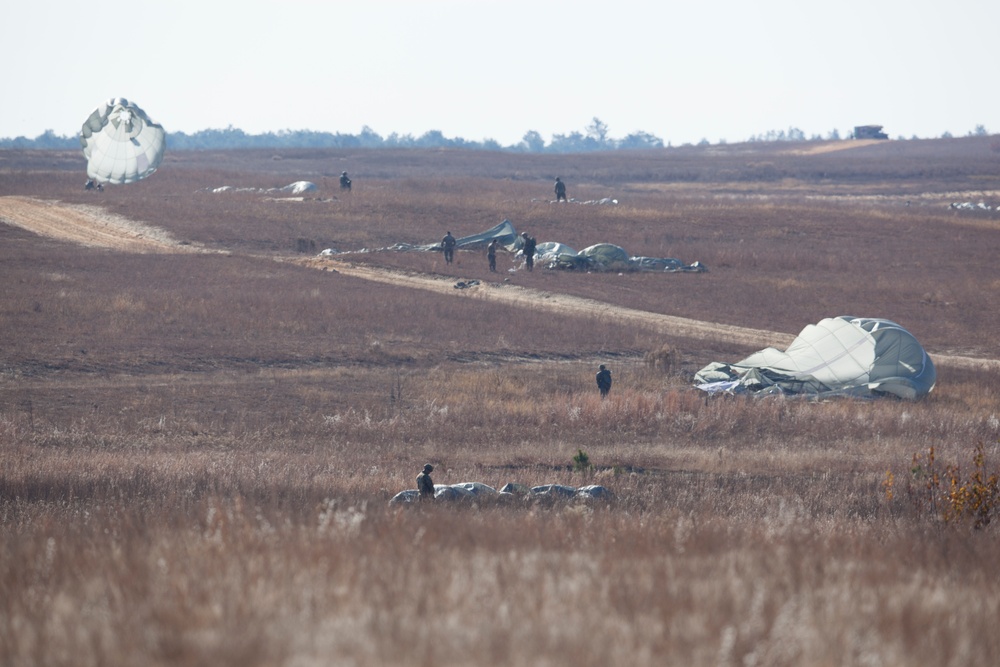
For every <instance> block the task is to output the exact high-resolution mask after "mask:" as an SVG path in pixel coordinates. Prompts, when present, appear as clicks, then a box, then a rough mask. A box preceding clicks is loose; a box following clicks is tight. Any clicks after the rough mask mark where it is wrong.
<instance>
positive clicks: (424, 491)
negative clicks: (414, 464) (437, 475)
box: [417, 463, 434, 500]
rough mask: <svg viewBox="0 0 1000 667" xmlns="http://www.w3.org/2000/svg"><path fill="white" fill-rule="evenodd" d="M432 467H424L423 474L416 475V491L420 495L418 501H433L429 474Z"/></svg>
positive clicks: (432, 489)
mask: <svg viewBox="0 0 1000 667" xmlns="http://www.w3.org/2000/svg"><path fill="white" fill-rule="evenodd" d="M432 472H434V466H432V465H431V464H430V463H428V464H427V465H425V466H424V469H423V472H421V473H420V474H419V475H417V491H418V492H419V493H420V496H419V497H420V500H434V482H433V481H432V480H431V473H432Z"/></svg>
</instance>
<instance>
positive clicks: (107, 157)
mask: <svg viewBox="0 0 1000 667" xmlns="http://www.w3.org/2000/svg"><path fill="white" fill-rule="evenodd" d="M166 138H167V133H166V132H165V131H164V130H163V128H162V127H161V126H159V125H157V124H156V123H154V122H153V121H152V120H150V119H149V116H147V115H146V112H145V111H143V110H142V109H140V108H139V107H137V106H136V105H135V104H132V103H131V102H129V101H128V100H126V99H125V98H124V97H118V98H113V99H110V100H108V101H107V102H106V103H104V104H102V105H101V106H99V107H97V109H95V110H94V113H92V114H90V118H88V119H87V122H85V123H84V124H83V129H82V130H81V131H80V145H81V146H82V147H83V154H84V156H86V158H87V176H89V177H90V178H92V179H94V180H95V181H97V182H98V183H118V184H122V183H134V182H135V181H138V180H139V179H142V178H145V177H146V176H149V175H150V174H152V173H153V172H154V171H156V168H157V167H158V166H159V164H160V161H161V160H162V159H163V151H164V149H166Z"/></svg>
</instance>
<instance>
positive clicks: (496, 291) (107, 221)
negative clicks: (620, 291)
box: [0, 197, 1000, 369]
mask: <svg viewBox="0 0 1000 667" xmlns="http://www.w3.org/2000/svg"><path fill="white" fill-rule="evenodd" d="M0 221H2V222H5V223H7V224H10V225H14V226H16V227H21V228H23V229H26V230H28V231H31V232H34V233H36V234H38V235H40V236H46V237H49V238H54V239H59V240H62V241H69V242H73V243H78V244H80V245H84V246H88V247H96V248H108V249H111V250H115V251H119V252H131V253H180V252H216V251H213V250H207V249H205V248H201V247H198V246H193V245H185V244H181V243H179V242H178V241H176V240H174V239H173V238H171V236H170V235H169V234H168V233H167V232H166V231H164V230H162V229H159V228H157V227H153V226H150V225H146V224H143V223H139V222H135V221H133V220H129V219H127V218H123V217H121V216H116V215H113V214H109V213H107V212H105V211H103V210H101V209H99V208H96V207H90V206H73V205H68V204H61V203H59V202H47V201H41V200H38V199H33V198H30V197H0ZM261 259H262V260H265V259H266V260H268V261H271V258H266V257H261ZM280 261H286V262H290V263H293V264H297V265H300V266H306V267H310V268H314V269H319V270H332V271H336V272H337V273H340V274H343V275H345V276H351V277H354V278H360V279H363V280H370V281H373V282H380V283H386V284H390V285H396V286H398V287H405V288H410V289H422V290H429V291H433V292H438V293H441V294H447V295H449V296H456V297H462V298H471V299H483V300H489V301H495V302H499V303H506V304H509V305H513V306H517V307H521V308H533V309H538V310H545V311H548V312H553V313H559V314H563V315H571V316H582V317H609V318H613V319H614V320H615V321H618V322H622V323H628V324H631V325H633V326H641V327H644V328H648V329H650V330H652V331H656V332H658V333H662V334H664V335H669V336H676V337H679V338H693V339H697V340H712V341H723V342H728V343H738V344H743V345H747V346H749V347H767V346H774V347H779V348H784V347H787V346H788V344H789V343H791V342H792V340H793V339H794V335H791V334H786V333H779V332H776V331H767V330H764V329H751V328H747V327H739V326H734V325H729V324H719V323H715V322H705V321H700V320H692V319H687V318H683V317H675V316H672V315H663V314H660V313H652V312H648V311H642V310H635V309H631V308H623V307H620V306H615V305H613V304H608V303H604V302H601V301H596V300H593V299H585V298H582V297H576V296H571V295H568V294H554V293H550V292H544V291H540V290H533V289H528V288H524V287H518V286H512V285H504V284H502V283H480V284H478V285H475V286H473V287H468V288H464V289H456V287H455V285H456V281H455V280H454V279H453V278H441V277H435V276H429V275H425V274H417V273H412V272H403V271H395V270H388V269H380V268H375V267H370V266H361V265H357V264H353V263H351V262H349V261H344V260H343V259H338V258H335V257H333V258H325V257H310V258H293V259H283V260H280ZM933 359H934V363H935V364H937V365H939V366H940V365H947V366H953V367H961V368H994V369H1000V360H998V359H981V358H975V357H963V356H954V355H939V354H934V355H933Z"/></svg>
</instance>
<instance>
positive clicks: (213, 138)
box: [0, 118, 987, 153]
mask: <svg viewBox="0 0 1000 667" xmlns="http://www.w3.org/2000/svg"><path fill="white" fill-rule="evenodd" d="M985 134H987V132H986V128H985V127H984V126H982V125H977V126H976V129H975V130H974V131H973V132H970V133H969V136H982V135H985ZM849 136H850V135H849ZM950 137H951V134H950V133H948V132H945V133H944V134H943V135H942V138H950ZM840 138H841V136H840V133H839V132H838V131H837V130H836V129H834V130H832V131H831V132H830V133H829V134H827V135H826V137H821V136H819V135H813V136H810V137H807V136H806V134H805V133H804V132H803V131H802V130H800V129H798V128H795V127H790V128H788V130H777V131H775V130H772V131H770V132H766V133H762V134H759V135H756V136H753V137H750V138H749V139H748V141H751V142H771V141H820V140H823V139H826V140H839V139H840ZM898 138H899V139H903V138H904V137H898ZM912 138H913V139H916V138H917V137H916V136H914V137H912ZM723 143H724V142H723ZM167 145H168V147H170V148H172V149H174V150H225V149H238V148H467V149H472V150H484V151H511V152H520V153H589V152H594V151H609V150H636V149H643V148H663V146H664V144H663V139H661V138H659V137H657V136H655V135H652V134H649V133H648V132H642V131H639V132H633V133H632V134H630V135H628V136H627V137H625V138H623V139H614V138H611V137H609V136H608V126H607V125H606V124H605V123H604V122H602V121H601V120H600V119H598V118H594V120H593V121H592V122H591V124H590V125H588V126H587V127H586V129H585V131H584V132H571V133H569V134H555V135H553V136H552V140H551V141H550V142H548V143H546V142H545V139H543V138H542V135H541V134H539V133H538V132H536V131H535V130H531V131H529V132H527V133H525V135H524V137H522V139H521V141H520V142H519V143H517V144H513V145H510V146H503V145H501V144H500V143H499V142H497V141H494V140H493V139H484V140H482V141H468V140H466V139H462V138H461V137H455V138H449V137H446V136H444V134H443V133H442V132H441V131H440V130H430V131H429V132H425V133H424V134H422V135H420V136H419V137H414V136H413V135H410V134H397V133H395V132H393V133H392V134H390V135H389V136H387V137H383V136H382V135H380V134H379V133H377V132H375V131H374V130H372V129H371V128H370V127H368V126H367V125H366V126H365V127H363V128H362V129H361V132H360V133H358V134H342V133H340V132H336V133H331V132H314V131H312V130H280V131H278V132H265V133H264V134H247V133H246V132H244V131H243V130H240V129H238V128H234V127H232V126H230V127H227V128H226V129H224V130H201V131H199V132H195V133H194V134H186V133H184V132H169V133H168V134H167ZM698 145H700V146H703V145H709V141H708V140H707V139H702V140H701V141H700V142H698ZM0 148H23V149H36V150H37V149H43V150H73V149H78V148H80V139H79V137H78V136H71V137H63V136H58V135H56V134H55V132H53V131H52V130H46V131H45V133H43V134H40V135H39V136H37V137H35V138H34V139H28V138H26V137H17V138H14V139H6V138H4V139H0Z"/></svg>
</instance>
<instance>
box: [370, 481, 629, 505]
mask: <svg viewBox="0 0 1000 667" xmlns="http://www.w3.org/2000/svg"><path fill="white" fill-rule="evenodd" d="M419 496H420V493H419V492H418V491H417V490H416V489H407V490H406V491H400V492H399V493H397V494H396V495H394V496H393V497H392V499H391V500H390V501H389V502H391V503H412V502H417V501H418V500H419V499H420V498H419ZM611 497H612V493H611V491H610V490H609V489H608V488H607V487H604V486H600V485H597V484H591V485H589V486H581V487H575V486H566V485H564V484H544V485H542V486H531V487H529V486H525V485H524V484H505V485H504V486H503V487H502V488H501V489H500V490H499V491H497V490H496V489H494V488H493V487H492V486H489V485H487V484H483V483H481V482H463V483H461V484H435V485H434V499H435V500H476V499H484V498H492V499H498V500H500V499H506V498H523V499H527V500H540V499H544V498H556V499H563V500H574V499H584V500H587V499H605V500H607V499H610V498H611Z"/></svg>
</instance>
